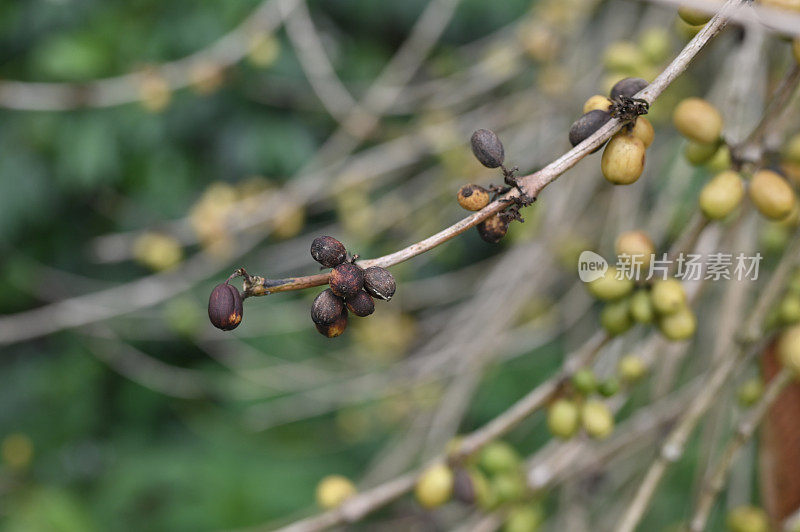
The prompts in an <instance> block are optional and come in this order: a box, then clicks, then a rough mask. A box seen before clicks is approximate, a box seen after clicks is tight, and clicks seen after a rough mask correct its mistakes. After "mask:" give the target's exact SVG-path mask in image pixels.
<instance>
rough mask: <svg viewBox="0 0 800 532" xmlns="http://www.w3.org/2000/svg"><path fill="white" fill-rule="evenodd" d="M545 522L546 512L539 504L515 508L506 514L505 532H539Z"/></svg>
mask: <svg viewBox="0 0 800 532" xmlns="http://www.w3.org/2000/svg"><path fill="white" fill-rule="evenodd" d="M543 521H544V510H543V509H542V507H541V506H540V505H538V504H525V505H521V506H514V507H513V508H511V509H510V510H509V511H508V513H507V514H506V522H505V524H504V525H503V532H537V530H539V528H540V526H541V524H542V522H543Z"/></svg>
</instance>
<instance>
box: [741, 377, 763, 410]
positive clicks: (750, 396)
mask: <svg viewBox="0 0 800 532" xmlns="http://www.w3.org/2000/svg"><path fill="white" fill-rule="evenodd" d="M763 393H764V381H763V380H761V378H760V377H753V378H751V379H747V380H746V381H744V382H743V383H742V385H741V386H739V390H738V391H737V392H736V396H737V398H738V399H739V403H740V404H741V405H742V406H752V405H754V404H755V403H756V401H758V400H759V399H760V398H761V395H762V394H763Z"/></svg>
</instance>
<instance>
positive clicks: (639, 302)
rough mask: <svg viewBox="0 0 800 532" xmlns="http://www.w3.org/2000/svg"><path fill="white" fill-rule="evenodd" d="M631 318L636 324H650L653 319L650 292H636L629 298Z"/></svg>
mask: <svg viewBox="0 0 800 532" xmlns="http://www.w3.org/2000/svg"><path fill="white" fill-rule="evenodd" d="M631 318H633V319H634V321H636V322H638V323H652V322H653V319H654V318H655V310H654V309H653V301H652V299H651V297H650V292H648V291H647V290H637V291H635V292H634V293H633V295H632V296H631Z"/></svg>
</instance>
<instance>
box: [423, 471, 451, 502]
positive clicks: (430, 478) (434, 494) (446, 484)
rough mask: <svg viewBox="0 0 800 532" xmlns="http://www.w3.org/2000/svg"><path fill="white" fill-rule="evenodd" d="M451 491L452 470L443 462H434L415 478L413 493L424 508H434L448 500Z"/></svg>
mask: <svg viewBox="0 0 800 532" xmlns="http://www.w3.org/2000/svg"><path fill="white" fill-rule="evenodd" d="M452 493H453V471H452V470H451V469H450V468H449V467H447V466H446V465H445V464H436V465H433V466H431V467H429V468H428V469H427V470H425V471H424V472H423V473H422V474H421V475H420V477H419V479H417V485H416V487H415V488H414V495H415V496H416V497H417V501H419V503H420V504H421V505H422V506H424V507H425V508H436V507H437V506H441V505H442V504H444V503H446V502H447V501H448V500H450V496H451V495H452Z"/></svg>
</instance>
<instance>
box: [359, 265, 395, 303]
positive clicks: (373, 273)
mask: <svg viewBox="0 0 800 532" xmlns="http://www.w3.org/2000/svg"><path fill="white" fill-rule="evenodd" d="M364 289H365V290H366V291H367V292H368V293H369V294H370V295H372V296H374V297H377V298H378V299H382V300H384V301H389V300H390V299H392V296H393V295H394V292H395V290H396V289H397V284H396V283H395V281H394V276H393V275H392V274H391V273H389V270H387V269H386V268H381V267H380V266H370V267H369V268H367V269H366V270H364Z"/></svg>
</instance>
